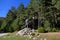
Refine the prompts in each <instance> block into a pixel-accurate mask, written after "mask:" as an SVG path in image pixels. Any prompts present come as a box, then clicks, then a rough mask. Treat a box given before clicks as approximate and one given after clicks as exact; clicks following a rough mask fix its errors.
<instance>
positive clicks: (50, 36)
mask: <svg viewBox="0 0 60 40" xmlns="http://www.w3.org/2000/svg"><path fill="white" fill-rule="evenodd" d="M41 39H46V40H60V33H40V37H39V38H37V39H36V40H41ZM0 40H33V39H29V38H26V37H21V36H16V35H15V34H14V33H10V34H9V35H7V36H3V37H0Z"/></svg>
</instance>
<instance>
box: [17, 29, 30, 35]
mask: <svg viewBox="0 0 60 40" xmlns="http://www.w3.org/2000/svg"><path fill="white" fill-rule="evenodd" d="M30 31H31V29H30V28H24V29H22V30H20V31H19V32H18V33H17V34H16V35H20V36H22V35H28V34H29V33H30Z"/></svg>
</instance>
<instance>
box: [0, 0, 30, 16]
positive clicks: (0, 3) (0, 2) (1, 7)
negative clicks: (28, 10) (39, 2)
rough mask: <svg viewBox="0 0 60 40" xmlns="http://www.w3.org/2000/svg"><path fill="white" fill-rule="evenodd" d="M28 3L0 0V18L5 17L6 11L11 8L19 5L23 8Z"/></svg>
mask: <svg viewBox="0 0 60 40" xmlns="http://www.w3.org/2000/svg"><path fill="white" fill-rule="evenodd" d="M29 2H30V0H0V17H5V16H6V14H7V13H8V10H9V9H10V8H11V7H12V6H15V7H16V8H17V7H18V6H19V5H20V3H23V4H24V6H27V4H28V3H29Z"/></svg>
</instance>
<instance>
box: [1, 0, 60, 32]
mask: <svg viewBox="0 0 60 40" xmlns="http://www.w3.org/2000/svg"><path fill="white" fill-rule="evenodd" d="M32 17H34V19H32ZM26 18H28V19H29V22H28V23H29V24H28V27H30V28H32V29H33V26H34V29H36V30H37V29H40V30H43V28H44V29H45V31H49V32H50V31H54V32H56V31H60V0H30V3H29V4H28V5H27V6H26V7H24V5H23V3H21V4H20V5H19V7H18V8H16V7H14V6H12V7H11V9H10V10H9V11H8V13H7V15H6V17H5V18H3V17H0V32H14V31H18V30H21V29H23V28H25V19H26Z"/></svg>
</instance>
